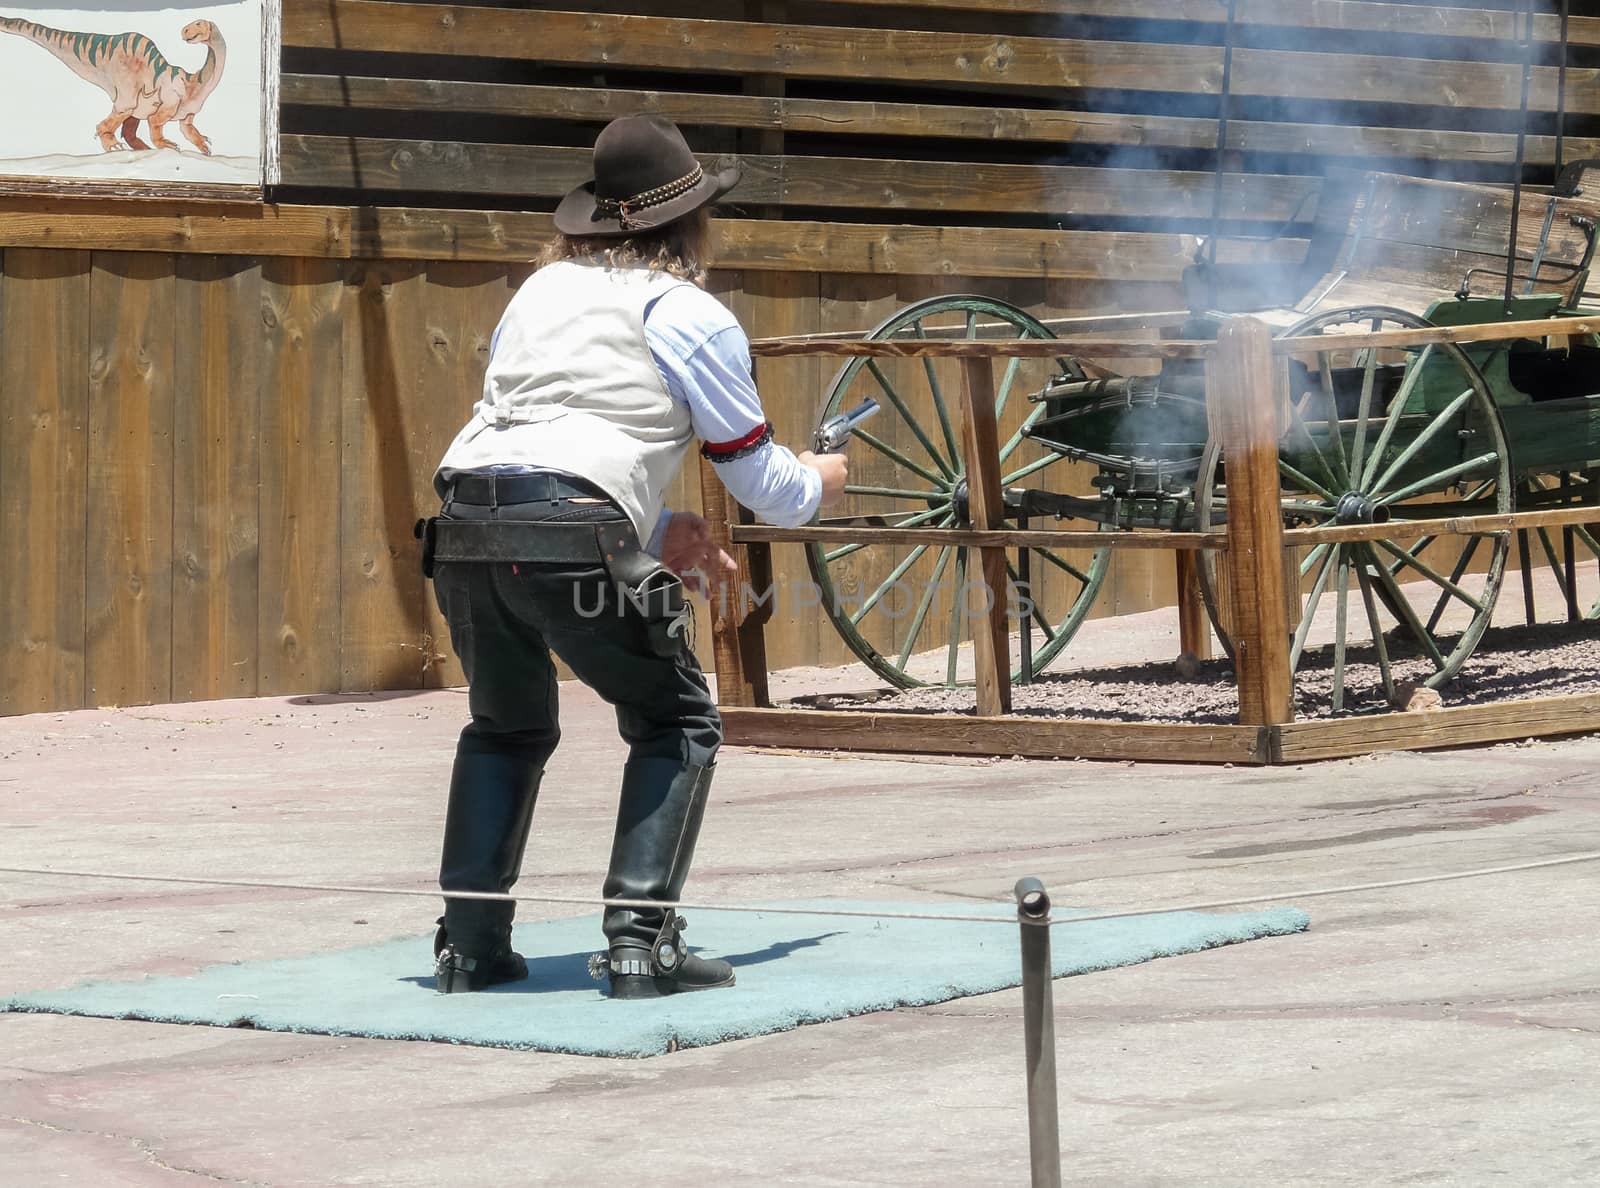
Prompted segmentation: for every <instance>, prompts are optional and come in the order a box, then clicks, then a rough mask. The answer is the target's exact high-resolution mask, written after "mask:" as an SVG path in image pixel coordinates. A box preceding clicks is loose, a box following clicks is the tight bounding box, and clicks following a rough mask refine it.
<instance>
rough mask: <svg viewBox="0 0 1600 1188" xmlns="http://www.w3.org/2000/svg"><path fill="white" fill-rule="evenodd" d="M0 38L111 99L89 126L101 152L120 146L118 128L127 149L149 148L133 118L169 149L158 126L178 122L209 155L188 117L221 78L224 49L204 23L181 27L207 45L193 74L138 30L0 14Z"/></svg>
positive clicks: (218, 35) (194, 40)
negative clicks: (28, 46) (36, 51)
mask: <svg viewBox="0 0 1600 1188" xmlns="http://www.w3.org/2000/svg"><path fill="white" fill-rule="evenodd" d="M0 33H14V34H16V35H17V36H18V37H24V38H26V39H27V40H29V41H31V42H33V43H34V44H35V45H37V46H39V47H41V48H42V49H45V50H47V51H48V52H50V53H51V54H54V55H55V56H56V57H57V58H59V59H61V61H62V62H64V63H66V65H67V66H68V67H69V68H70V69H71V70H72V71H73V73H75V74H77V75H78V76H79V77H80V78H83V79H86V80H88V81H89V82H92V83H94V85H95V86H97V87H99V88H100V89H101V90H102V91H104V92H105V93H106V94H107V95H110V96H111V114H110V115H108V116H106V118H105V119H103V120H101V121H100V122H99V123H98V124H96V125H95V129H94V131H95V135H96V136H98V137H99V138H100V146H101V148H103V149H104V150H105V151H106V152H108V153H109V152H113V151H115V150H117V149H120V148H121V147H122V145H121V144H119V143H117V133H118V131H119V130H120V131H121V133H122V138H123V139H124V140H125V141H127V144H128V147H129V148H134V149H143V148H148V147H149V146H148V145H147V144H145V143H144V141H142V140H140V139H139V136H138V128H139V121H140V120H147V121H149V124H150V139H151V140H153V141H154V142H155V146H156V147H157V148H170V149H175V148H177V147H178V146H177V145H176V144H174V143H173V142H172V141H170V140H168V139H167V137H166V135H165V133H164V132H163V131H162V129H163V128H165V127H166V125H167V124H169V123H171V122H172V121H173V120H177V121H178V127H179V128H180V129H182V131H183V134H184V136H185V137H187V138H188V140H189V143H191V144H192V145H194V146H195V148H197V149H199V150H200V151H201V152H202V153H205V154H206V155H207V156H209V155H210V154H211V141H210V139H209V138H208V137H206V136H204V135H202V134H201V133H200V131H199V129H197V128H196V127H195V126H194V117H195V115H196V114H197V113H198V112H199V111H200V108H201V107H202V106H203V105H204V104H205V101H206V99H207V98H209V97H210V95H211V92H212V91H214V90H215V89H216V86H217V82H218V80H219V79H221V77H222V67H223V64H224V62H225V61H226V60H227V53H228V47H227V44H226V43H225V42H224V41H223V40H222V33H221V32H220V31H219V30H218V29H217V27H216V25H214V24H212V23H211V22H210V21H190V22H189V23H188V24H187V25H185V26H184V27H183V39H184V40H185V41H187V42H189V43H190V44H191V45H196V44H198V45H204V46H205V47H206V60H205V64H204V65H203V66H201V67H200V69H199V70H194V71H190V70H185V69H183V67H181V66H174V65H173V64H172V63H171V62H168V61H167V60H166V58H164V57H162V56H161V51H160V50H159V49H157V48H156V44H155V42H153V41H151V40H150V39H149V38H148V37H146V36H145V35H144V34H143V33H68V32H64V31H63V30H60V29H49V28H46V27H45V26H44V25H36V24H34V23H33V22H32V21H24V20H21V19H20V18H17V17H0Z"/></svg>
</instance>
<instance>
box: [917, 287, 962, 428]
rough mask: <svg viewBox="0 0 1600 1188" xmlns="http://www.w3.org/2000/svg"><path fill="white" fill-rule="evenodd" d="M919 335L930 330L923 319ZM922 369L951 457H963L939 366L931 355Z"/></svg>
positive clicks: (920, 322) (918, 331) (918, 321)
mask: <svg viewBox="0 0 1600 1188" xmlns="http://www.w3.org/2000/svg"><path fill="white" fill-rule="evenodd" d="M916 330H917V337H918V338H923V339H925V338H927V337H928V332H927V330H926V329H925V328H924V326H923V325H922V319H921V318H918V319H917V323H916ZM922 369H923V371H925V372H927V374H928V391H929V392H931V393H933V407H934V409H935V410H936V411H937V412H938V414H939V428H940V429H941V430H942V431H943V432H944V443H945V445H946V446H948V447H949V449H950V457H952V458H959V457H961V447H960V446H959V445H957V444H956V431H955V427H954V426H953V425H952V424H951V422H950V406H949V405H947V404H946V403H945V402H944V388H943V387H941V386H940V384H939V372H938V367H937V366H936V364H935V361H934V359H933V357H932V356H931V355H925V356H923V359H922Z"/></svg>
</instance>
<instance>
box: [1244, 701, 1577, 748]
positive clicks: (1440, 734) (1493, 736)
mask: <svg viewBox="0 0 1600 1188" xmlns="http://www.w3.org/2000/svg"><path fill="white" fill-rule="evenodd" d="M1447 696H1448V693H1447ZM1594 730H1600V695H1596V694H1593V693H1586V694H1579V695H1577V696H1571V697H1539V698H1534V699H1531V700H1526V701H1503V702H1497V703H1494V704H1491V705H1466V706H1456V707H1450V708H1445V709H1442V710H1425V711H1422V712H1420V713H1408V714H1363V715H1361V716H1360V717H1355V718H1347V719H1344V720H1339V721H1321V722H1292V723H1290V724H1289V725H1287V726H1280V727H1277V731H1278V734H1277V738H1276V739H1275V751H1276V755H1275V761H1276V762H1280V763H1308V762H1311V761H1314V760H1317V759H1341V758H1345V757H1346V756H1350V755H1368V754H1373V753H1375V752H1378V751H1420V750H1427V749H1430V748H1440V747H1464V746H1472V745H1475V744H1482V743H1491V742H1501V741H1505V740H1510V739H1517V740H1521V739H1525V738H1550V737H1554V736H1557V735H1562V734H1580V733H1587V732H1590V731H1594Z"/></svg>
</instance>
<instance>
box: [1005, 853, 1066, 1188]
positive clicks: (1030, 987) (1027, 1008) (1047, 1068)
mask: <svg viewBox="0 0 1600 1188" xmlns="http://www.w3.org/2000/svg"><path fill="white" fill-rule="evenodd" d="M1016 896H1017V923H1018V925H1019V926H1020V927H1021V930H1022V1031H1023V1046H1024V1049H1025V1052H1026V1058H1027V1073H1028V1157H1029V1161H1030V1163H1031V1164H1032V1167H1033V1188H1061V1121H1060V1117H1059V1115H1058V1114H1057V1113H1056V1020H1055V1009H1054V1003H1053V1001H1052V999H1051V985H1052V984H1051V979H1050V924H1049V920H1050V896H1049V895H1048V894H1047V893H1046V892H1045V889H1044V884H1043V883H1041V882H1040V881H1039V880H1038V879H1033V878H1027V879H1018V880H1017V887H1016Z"/></svg>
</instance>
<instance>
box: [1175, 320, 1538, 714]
mask: <svg viewBox="0 0 1600 1188" xmlns="http://www.w3.org/2000/svg"><path fill="white" fill-rule="evenodd" d="M1427 325H1428V323H1427V322H1426V321H1424V320H1423V319H1422V318H1419V317H1416V316H1415V315H1413V314H1409V313H1406V312H1404V311H1402V310H1395V309H1388V308H1382V307H1368V308H1359V309H1346V310H1331V311H1328V312H1326V313H1321V314H1317V315H1314V316H1312V317H1309V318H1307V319H1305V320H1304V321H1302V322H1300V323H1299V324H1298V325H1296V326H1295V327H1293V328H1292V329H1290V330H1289V331H1288V332H1287V334H1288V336H1289V337H1308V336H1312V335H1326V336H1328V337H1334V336H1337V335H1338V334H1340V333H1365V332H1372V333H1376V332H1379V331H1383V330H1398V329H1415V328H1423V327H1426V326H1427ZM1340 396H1342V397H1343V407H1342V409H1341V408H1339V407H1338V406H1337V402H1338V400H1339V397H1340ZM1288 420H1289V425H1288V430H1287V432H1286V433H1285V434H1284V436H1283V437H1282V439H1281V440H1280V442H1279V453H1280V461H1279V478H1280V482H1281V485H1282V491H1283V496H1282V507H1283V516H1284V521H1285V523H1286V524H1287V525H1289V526H1308V527H1324V526H1334V525H1342V524H1356V523H1363V522H1370V521H1371V520H1373V519H1378V520H1382V519H1385V518H1387V519H1390V520H1407V519H1428V518H1434V517H1439V516H1448V515H1464V514H1474V513H1477V514H1502V515H1503V514H1508V513H1510V512H1511V511H1512V510H1513V509H1514V507H1515V504H1516V500H1515V495H1514V491H1515V487H1514V485H1513V482H1512V465H1511V454H1510V449H1509V447H1508V446H1507V444H1506V436H1505V429H1504V426H1503V425H1502V423H1501V419H1500V414H1499V411H1498V409H1497V408H1496V407H1495V403H1494V398H1493V396H1492V395H1491V394H1490V391H1489V386H1488V384H1487V382H1486V381H1485V380H1484V378H1483V375H1482V373H1481V372H1480V371H1479V370H1478V368H1477V367H1476V366H1475V365H1474V364H1473V362H1472V361H1471V359H1469V358H1468V357H1467V355H1466V354H1465V353H1464V352H1463V351H1462V350H1461V349H1460V348H1459V347H1457V346H1455V345H1453V344H1448V343H1441V344H1437V345H1430V346H1426V347H1423V348H1421V349H1420V350H1414V351H1405V352H1394V353H1393V354H1391V355H1383V354H1380V352H1378V351H1375V350H1361V351H1356V350H1346V351H1334V352H1331V353H1326V354H1321V355H1318V356H1317V361H1316V363H1315V365H1314V366H1313V367H1309V368H1307V369H1306V370H1305V372H1304V375H1303V379H1302V382H1301V384H1300V385H1299V389H1298V390H1292V391H1291V393H1290V401H1289V415H1288ZM1335 425H1337V426H1338V431H1337V432H1335V431H1334V429H1333V427H1334V426H1335ZM1224 461H1225V460H1224V459H1222V457H1221V455H1220V447H1219V445H1218V443H1217V442H1216V441H1215V440H1213V441H1211V442H1209V443H1208V444H1207V446H1206V451H1205V455H1204V457H1203V458H1202V460H1201V464H1200V473H1199V476H1198V478H1197V480H1196V485H1195V510H1196V516H1197V519H1198V522H1199V527H1200V530H1201V531H1214V530H1216V529H1218V528H1219V527H1220V526H1221V525H1223V524H1225V523H1226V521H1227V477H1226V474H1225V473H1223V470H1222V464H1223V463H1224ZM1509 550H1510V542H1509V540H1508V539H1507V537H1506V536H1505V535H1504V534H1501V535H1494V534H1488V533H1485V534H1478V535H1471V536H1444V537H1423V538H1421V539H1419V540H1414V541H1398V542H1391V541H1381V540H1374V541H1360V542H1345V543H1329V544H1320V545H1316V546H1315V547H1313V548H1310V549H1308V550H1305V551H1304V555H1303V556H1299V557H1294V558H1292V559H1286V561H1285V569H1286V573H1285V578H1286V581H1287V583H1288V585H1289V587H1290V589H1291V591H1295V593H1294V594H1293V595H1292V596H1291V597H1292V600H1291V608H1290V611H1291V613H1290V629H1291V631H1292V632H1293V637H1292V643H1291V647H1290V659H1289V663H1290V668H1291V671H1295V672H1299V671H1300V670H1301V668H1302V661H1305V660H1307V659H1308V657H1310V656H1311V655H1316V656H1317V657H1318V659H1319V660H1321V659H1326V658H1327V657H1328V654H1329V653H1330V652H1331V661H1332V664H1331V667H1332V684H1331V700H1332V708H1333V710H1334V711H1335V712H1339V711H1341V710H1343V709H1344V706H1345V699H1346V693H1347V692H1348V691H1349V689H1350V687H1351V685H1350V677H1351V675H1352V674H1351V673H1350V672H1349V671H1348V668H1349V664H1348V663H1347V662H1348V661H1351V660H1352V658H1354V659H1355V660H1356V663H1357V665H1358V666H1359V667H1360V668H1361V669H1363V670H1364V671H1362V672H1361V673H1360V674H1359V678H1358V679H1361V680H1363V681H1365V682H1372V681H1373V679H1374V678H1376V681H1377V682H1379V683H1381V685H1382V688H1383V692H1384V695H1385V697H1386V698H1393V697H1394V691H1395V684H1396V682H1397V681H1398V680H1400V679H1402V678H1403V679H1407V680H1411V681H1413V682H1414V683H1417V684H1423V685H1426V686H1428V687H1429V688H1438V687H1439V686H1441V685H1443V684H1445V683H1446V682H1447V681H1449V680H1450V679H1451V678H1452V677H1454V676H1455V675H1456V673H1457V672H1459V671H1460V669H1461V666H1462V664H1463V663H1465V662H1466V659H1467V657H1468V656H1470V655H1471V654H1472V651H1473V649H1474V648H1476V647H1477V645H1478V641H1479V640H1480V639H1481V638H1482V636H1483V633H1484V631H1485V630H1486V629H1487V628H1488V626H1489V621H1490V619H1491V617H1492V616H1493V613H1494V606H1495V601H1496V599H1497V598H1498V597H1499V592H1500V584H1501V581H1502V578H1503V577H1504V574H1505V566H1506V557H1507V554H1508V552H1509ZM1430 552H1431V555H1429V554H1430ZM1407 586H1409V587H1410V589H1409V590H1408V589H1407ZM1352 590H1353V591H1354V592H1355V593H1356V595H1357V605H1356V608H1355V613H1354V614H1352V613H1351V601H1352V600H1351V593H1352ZM1201 592H1202V595H1203V597H1204V599H1205V602H1206V609H1207V611H1208V612H1209V613H1210V615H1211V621H1212V624H1213V626H1214V627H1215V628H1216V631H1217V636H1218V638H1219V639H1220V640H1221V641H1222V644H1223V646H1224V647H1225V648H1227V650H1228V654H1229V656H1230V657H1231V656H1233V655H1234V651H1233V643H1232V641H1231V640H1230V639H1229V636H1228V630H1227V624H1226V619H1227V615H1226V614H1225V613H1224V607H1223V605H1222V591H1221V590H1220V589H1219V586H1218V580H1217V572H1216V563H1215V560H1214V558H1211V557H1207V559H1206V563H1205V564H1204V565H1202V567H1201ZM1330 594H1331V596H1332V599H1331V600H1332V602H1333V604H1334V607H1333V614H1332V615H1331V621H1329V620H1330V616H1328V615H1324V616H1323V618H1321V619H1319V618H1318V616H1317V610H1318V608H1319V606H1322V605H1323V600H1324V597H1325V596H1328V595H1330ZM1391 625H1392V627H1391ZM1357 653H1358V654H1357ZM1308 667H1309V665H1308ZM1301 683H1302V684H1304V682H1303V681H1302V682H1301Z"/></svg>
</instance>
